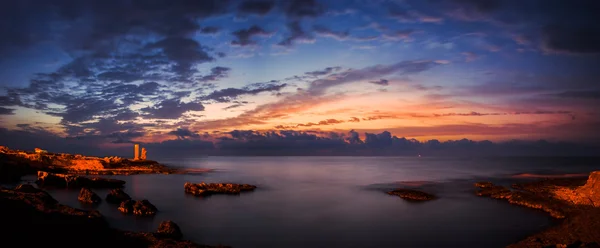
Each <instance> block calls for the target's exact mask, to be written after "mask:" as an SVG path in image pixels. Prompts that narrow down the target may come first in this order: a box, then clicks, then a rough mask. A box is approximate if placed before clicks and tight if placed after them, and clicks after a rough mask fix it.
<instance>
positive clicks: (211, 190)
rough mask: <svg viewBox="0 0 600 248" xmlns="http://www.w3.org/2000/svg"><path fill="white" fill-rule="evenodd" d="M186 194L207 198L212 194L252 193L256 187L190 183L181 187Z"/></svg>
mask: <svg viewBox="0 0 600 248" xmlns="http://www.w3.org/2000/svg"><path fill="white" fill-rule="evenodd" d="M183 188H184V190H185V192H186V193H188V194H192V195H196V196H208V195H213V194H230V195H231V194H233V195H235V194H239V193H241V192H245V191H253V190H254V189H256V186H254V185H250V184H235V183H204V182H202V183H197V184H194V183H190V182H186V183H185V184H184V185H183Z"/></svg>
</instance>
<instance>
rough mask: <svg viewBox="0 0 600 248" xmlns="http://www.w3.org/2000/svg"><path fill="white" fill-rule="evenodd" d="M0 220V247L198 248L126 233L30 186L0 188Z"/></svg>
mask: <svg viewBox="0 0 600 248" xmlns="http://www.w3.org/2000/svg"><path fill="white" fill-rule="evenodd" d="M0 206H1V209H2V211H0V219H1V220H2V224H3V225H4V226H5V227H8V228H5V229H4V230H3V232H2V240H0V242H1V243H0V245H3V246H7V247H8V246H11V245H14V244H18V246H19V247H83V246H85V247H93V248H96V247H128V248H142V247H157V248H158V247H182V248H183V247H199V248H211V247H214V248H226V247H225V246H206V245H199V244H195V243H193V242H190V241H181V240H176V239H173V238H170V237H167V236H165V235H162V234H160V233H159V232H158V231H157V232H156V233H148V232H126V231H120V230H117V229H113V228H110V227H109V225H108V223H107V222H106V220H105V219H104V217H103V216H102V215H101V214H100V213H99V212H98V211H85V210H80V209H76V208H72V207H68V206H65V205H61V204H59V203H58V202H57V201H56V200H55V199H54V198H52V197H51V196H50V195H49V194H48V193H46V192H45V191H43V190H40V189H37V188H35V187H33V186H32V185H21V186H19V187H16V188H14V189H7V188H1V187H0Z"/></svg>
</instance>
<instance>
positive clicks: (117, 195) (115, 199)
mask: <svg viewBox="0 0 600 248" xmlns="http://www.w3.org/2000/svg"><path fill="white" fill-rule="evenodd" d="M127 200H131V197H130V196H129V195H128V194H127V193H125V192H124V191H123V190H122V189H112V190H111V191H110V192H108V195H106V202H108V203H113V204H121V202H124V201H127Z"/></svg>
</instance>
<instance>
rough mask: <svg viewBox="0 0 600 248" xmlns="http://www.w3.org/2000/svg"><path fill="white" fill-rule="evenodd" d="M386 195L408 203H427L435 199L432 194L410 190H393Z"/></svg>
mask: <svg viewBox="0 0 600 248" xmlns="http://www.w3.org/2000/svg"><path fill="white" fill-rule="evenodd" d="M387 193H388V194H389V195H396V196H399V197H400V198H402V199H405V200H409V201H429V200H433V199H435V196H434V195H432V194H428V193H425V192H421V191H418V190H412V189H395V190H392V191H390V192H387Z"/></svg>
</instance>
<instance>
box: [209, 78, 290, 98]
mask: <svg viewBox="0 0 600 248" xmlns="http://www.w3.org/2000/svg"><path fill="white" fill-rule="evenodd" d="M286 86H287V84H274V83H265V84H254V85H249V86H247V87H244V88H241V89H238V88H226V89H221V90H216V91H213V92H212V93H210V94H208V95H207V96H204V97H202V100H213V101H216V102H231V101H233V100H235V99H236V98H237V97H239V96H241V95H256V94H259V93H262V92H275V91H280V90H281V89H283V88H284V87H286Z"/></svg>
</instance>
